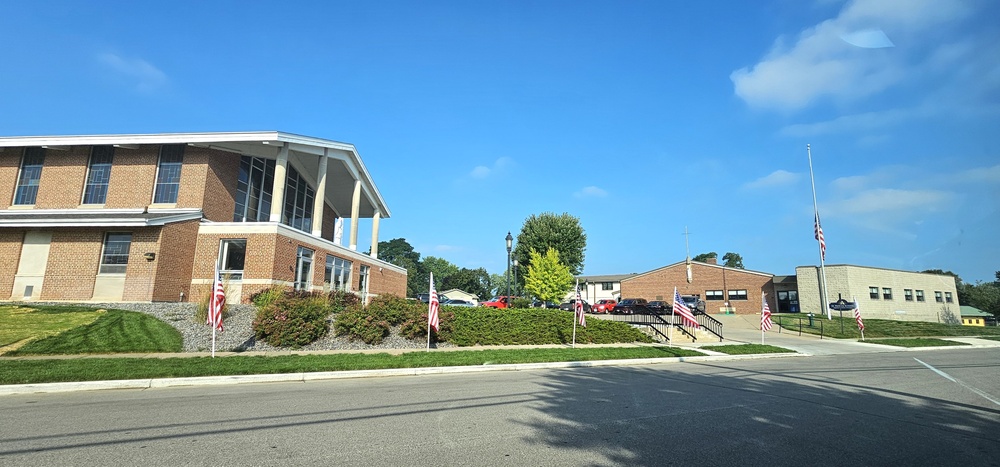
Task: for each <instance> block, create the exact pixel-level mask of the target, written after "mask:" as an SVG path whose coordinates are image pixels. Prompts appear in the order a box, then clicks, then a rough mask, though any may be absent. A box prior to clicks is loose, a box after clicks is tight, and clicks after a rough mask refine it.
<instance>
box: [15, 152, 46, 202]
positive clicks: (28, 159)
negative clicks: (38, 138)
mask: <svg viewBox="0 0 1000 467" xmlns="http://www.w3.org/2000/svg"><path fill="white" fill-rule="evenodd" d="M44 163H45V148H24V157H22V158H21V174H20V175H18V177H17V189H16V190H15V191H14V204H17V205H32V204H35V198H36V197H37V196H38V181H39V180H40V179H41V178H42V165H43V164H44Z"/></svg>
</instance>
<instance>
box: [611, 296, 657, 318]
mask: <svg viewBox="0 0 1000 467" xmlns="http://www.w3.org/2000/svg"><path fill="white" fill-rule="evenodd" d="M611 313H612V314H615V315H649V314H652V313H653V311H652V310H650V309H649V303H648V302H646V299H645V298H626V299H624V300H622V301H620V302H618V304H617V305H615V308H614V309H613V310H611Z"/></svg>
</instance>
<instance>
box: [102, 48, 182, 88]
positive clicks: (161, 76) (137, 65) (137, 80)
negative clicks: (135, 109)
mask: <svg viewBox="0 0 1000 467" xmlns="http://www.w3.org/2000/svg"><path fill="white" fill-rule="evenodd" d="M97 58H98V60H99V61H100V62H101V63H102V64H104V65H105V66H106V67H108V68H110V69H111V70H112V71H113V72H115V73H117V74H118V75H119V76H120V77H122V78H125V79H128V80H129V81H131V83H132V84H134V85H135V87H136V89H137V90H138V91H141V92H150V91H154V90H156V89H158V88H160V87H162V86H164V85H165V84H166V83H167V75H166V73H164V72H163V71H160V69H159V68H157V67H155V66H153V64H151V63H149V62H147V61H145V60H143V59H140V58H131V59H129V58H124V57H121V56H118V55H116V54H113V53H104V54H100V55H99V56H98V57H97Z"/></svg>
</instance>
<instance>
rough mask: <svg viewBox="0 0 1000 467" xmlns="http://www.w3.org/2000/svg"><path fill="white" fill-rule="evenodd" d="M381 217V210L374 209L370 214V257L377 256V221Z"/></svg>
mask: <svg viewBox="0 0 1000 467" xmlns="http://www.w3.org/2000/svg"><path fill="white" fill-rule="evenodd" d="M381 218H382V211H379V210H378V209H376V210H375V215H374V216H372V258H376V259H377V258H378V221H379V219H381Z"/></svg>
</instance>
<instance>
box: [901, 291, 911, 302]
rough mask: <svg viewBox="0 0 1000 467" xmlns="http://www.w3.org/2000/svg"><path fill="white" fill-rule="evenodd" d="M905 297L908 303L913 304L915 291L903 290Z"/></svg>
mask: <svg viewBox="0 0 1000 467" xmlns="http://www.w3.org/2000/svg"><path fill="white" fill-rule="evenodd" d="M903 295H904V296H905V297H906V301H908V302H912V301H913V290H912V289H903Z"/></svg>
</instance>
